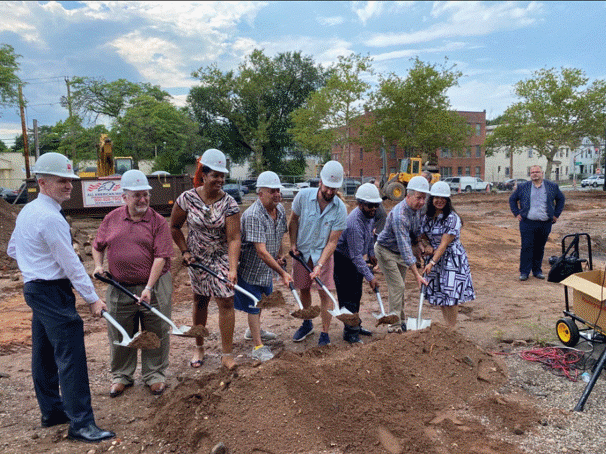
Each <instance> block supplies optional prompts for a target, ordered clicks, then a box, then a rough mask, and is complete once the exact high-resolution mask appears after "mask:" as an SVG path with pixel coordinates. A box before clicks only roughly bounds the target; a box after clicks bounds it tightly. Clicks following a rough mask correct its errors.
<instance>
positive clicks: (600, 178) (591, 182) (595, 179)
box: [581, 175, 604, 188]
mask: <svg viewBox="0 0 606 454" xmlns="http://www.w3.org/2000/svg"><path fill="white" fill-rule="evenodd" d="M585 186H591V187H592V188H597V187H598V186H604V175H590V176H588V177H587V178H585V179H584V180H582V181H581V187H582V188H584V187H585Z"/></svg>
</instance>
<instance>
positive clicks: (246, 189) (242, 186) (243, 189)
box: [240, 184, 250, 195]
mask: <svg viewBox="0 0 606 454" xmlns="http://www.w3.org/2000/svg"><path fill="white" fill-rule="evenodd" d="M240 191H242V194H244V195H246V194H248V193H249V192H250V191H249V189H248V186H246V185H245V184H241V185H240Z"/></svg>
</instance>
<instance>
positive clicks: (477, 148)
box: [476, 145, 482, 158]
mask: <svg viewBox="0 0 606 454" xmlns="http://www.w3.org/2000/svg"><path fill="white" fill-rule="evenodd" d="M481 157H482V147H480V146H479V145H476V158H481Z"/></svg>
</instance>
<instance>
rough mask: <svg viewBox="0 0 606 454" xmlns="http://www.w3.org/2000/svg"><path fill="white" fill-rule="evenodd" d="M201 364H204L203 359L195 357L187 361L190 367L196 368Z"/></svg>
mask: <svg viewBox="0 0 606 454" xmlns="http://www.w3.org/2000/svg"><path fill="white" fill-rule="evenodd" d="M202 364H204V360H203V359H196V360H192V361H190V362H189V365H190V367H193V368H194V369H197V368H198V367H200V366H202Z"/></svg>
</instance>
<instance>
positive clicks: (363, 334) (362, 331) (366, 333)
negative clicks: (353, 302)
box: [358, 325, 372, 336]
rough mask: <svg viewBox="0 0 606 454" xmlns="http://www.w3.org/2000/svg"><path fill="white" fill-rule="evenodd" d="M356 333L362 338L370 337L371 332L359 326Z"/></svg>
mask: <svg viewBox="0 0 606 454" xmlns="http://www.w3.org/2000/svg"><path fill="white" fill-rule="evenodd" d="M358 333H359V334H361V335H362V336H372V331H369V330H367V329H366V328H362V325H360V331H358Z"/></svg>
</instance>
